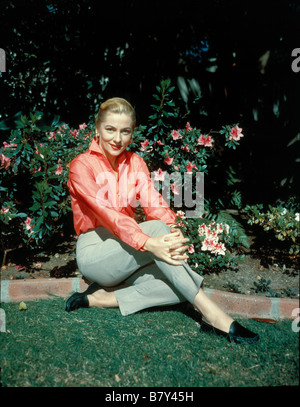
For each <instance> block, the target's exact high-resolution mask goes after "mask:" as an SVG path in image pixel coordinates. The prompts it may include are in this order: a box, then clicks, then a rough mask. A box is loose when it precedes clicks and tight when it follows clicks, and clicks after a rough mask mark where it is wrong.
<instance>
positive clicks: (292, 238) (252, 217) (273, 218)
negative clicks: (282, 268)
mask: <svg viewBox="0 0 300 407" xmlns="http://www.w3.org/2000/svg"><path fill="white" fill-rule="evenodd" d="M245 213H246V214H247V216H248V223H249V224H250V225H258V226H261V227H262V228H263V230H264V231H265V232H267V233H271V234H272V235H273V236H275V238H276V239H278V240H279V241H285V242H287V243H288V244H289V254H290V255H294V256H297V255H299V222H300V214H299V212H295V211H294V209H293V208H290V209H286V208H285V207H283V206H282V205H278V206H272V205H269V206H268V209H265V208H264V207H263V204H257V205H247V206H246V207H245Z"/></svg>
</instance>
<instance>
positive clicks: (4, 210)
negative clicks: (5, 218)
mask: <svg viewBox="0 0 300 407" xmlns="http://www.w3.org/2000/svg"><path fill="white" fill-rule="evenodd" d="M8 211H9V208H5V207H4V206H2V209H1V215H5V214H6V213H7V212H8Z"/></svg>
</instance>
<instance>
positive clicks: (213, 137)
mask: <svg viewBox="0 0 300 407" xmlns="http://www.w3.org/2000/svg"><path fill="white" fill-rule="evenodd" d="M173 90H174V88H173V87H172V86H171V83H170V81H169V80H167V81H162V82H161V84H160V86H158V87H157V91H158V94H156V95H154V98H155V100H156V104H153V105H152V109H153V114H151V115H150V116H149V120H148V123H147V124H146V125H141V126H139V127H138V128H137V129H136V130H135V132H134V135H133V142H132V144H131V146H130V148H131V149H132V150H133V151H136V152H137V153H138V154H140V155H141V156H142V157H143V158H144V159H145V161H146V162H147V164H148V165H149V169H150V171H153V174H154V181H157V182H158V184H156V186H157V188H158V190H160V191H162V189H163V187H164V184H166V182H165V181H166V180H165V179H164V177H163V174H166V173H172V174H182V173H188V174H190V175H191V177H197V176H198V175H197V174H199V172H202V173H205V174H207V173H208V171H209V160H212V159H213V158H214V157H215V145H216V144H223V146H224V147H227V148H231V149H235V148H236V147H237V146H238V145H239V140H240V138H241V137H243V135H242V133H241V131H242V130H241V129H240V128H239V127H238V124H234V125H226V126H223V127H222V128H221V130H220V131H210V132H209V133H208V134H202V132H201V131H200V129H197V128H195V127H192V126H191V125H190V124H189V123H186V124H185V125H184V127H183V128H180V126H178V125H177V123H180V122H182V120H183V118H182V116H180V112H179V110H178V109H177V107H176V104H175V102H174V101H173V100H172V98H171V94H172V92H173ZM174 128H175V130H174ZM93 129H94V122H91V123H88V124H85V123H84V124H81V125H79V128H78V129H73V128H70V127H69V126H68V125H67V124H66V123H63V122H59V119H58V118H55V119H54V120H53V121H52V123H51V124H50V125H45V124H43V121H42V115H41V114H40V113H38V112H36V113H30V115H29V117H26V116H21V119H20V120H19V121H18V122H17V129H16V130H12V131H11V134H10V137H9V138H8V141H7V142H4V143H3V147H1V148H0V157H1V180H0V182H1V183H0V192H1V198H0V208H1V209H0V221H1V224H2V227H3V232H4V233H2V238H1V239H2V247H3V248H6V247H8V246H9V245H10V244H13V245H14V247H17V245H18V244H19V243H20V242H21V243H22V244H23V245H26V246H27V247H28V248H37V247H40V248H41V247H45V245H46V244H47V243H48V242H49V241H50V240H51V239H53V238H54V237H55V236H57V235H60V234H63V233H64V230H65V227H66V218H67V217H68V214H70V211H71V208H70V197H69V192H68V189H67V179H68V166H69V164H70V161H71V160H72V159H73V158H75V157H76V156H77V155H78V154H80V153H82V152H84V151H86V150H87V149H88V147H89V145H90V142H91V139H92V137H93ZM232 174H233V171H232V169H230V168H229V169H228V171H227V175H228V177H229V180H230V182H231V180H232V177H233V175H232ZM160 180H161V181H160ZM160 182H162V183H160ZM195 185H196V183H193V184H192V188H193V189H192V191H191V192H192V198H193V199H194V198H195V197H196V195H197V193H198V191H197V189H196V188H195ZM165 186H166V185H165ZM167 186H168V185H167ZM178 187H179V186H178V185H176V181H174V180H173V182H172V184H171V191H168V193H169V195H168V198H169V200H170V205H171V207H173V209H174V210H175V211H176V210H178V208H176V207H175V205H174V203H175V201H176V196H177V194H178V191H177V188H178ZM183 188H186V186H184V187H183ZM237 196H238V194H237V192H236V191H235V197H237ZM236 199H237V198H236ZM174 200H175V201H174ZM237 200H238V199H237ZM212 208H213V205H212V204H211V203H210V202H209V199H206V201H205V208H202V209H203V210H204V212H203V214H202V213H199V214H197V216H194V218H190V219H185V220H182V219H181V220H182V222H183V227H184V228H185V231H186V232H187V234H188V235H189V236H190V238H191V241H192V244H193V245H194V252H193V253H192V250H193V249H192V248H191V249H190V252H191V253H190V254H191V255H192V256H191V258H192V262H193V263H194V264H198V268H199V270H200V269H201V270H205V269H207V268H208V267H210V268H214V267H225V266H228V265H229V264H231V263H232V261H233V258H232V255H231V251H232V250H234V249H237V248H238V246H239V245H240V244H247V242H246V240H247V239H246V236H245V233H244V231H243V230H242V228H241V226H240V225H239V224H238V222H236V221H235V220H234V219H233V218H232V217H231V216H230V215H229V214H227V213H226V212H225V211H223V212H222V211H221V212H220V211H219V212H217V213H213V212H212ZM180 209H181V210H182V211H185V210H186V209H187V208H186V207H185V206H184V204H183V206H182V208H180ZM202 215H203V216H202ZM202 224H205V225H206V228H207V229H205V230H206V232H207V233H216V234H217V237H218V241H217V243H216V242H215V243H214V248H213V246H210V245H206V246H205V244H206V243H207V241H205V236H204V235H199V227H200V226H201V225H202ZM220 228H222V232H221V229H220ZM209 230H210V231H211V232H209ZM205 242H206V243H205ZM217 245H218V246H217ZM225 245H226V247H225ZM204 247H206V249H204ZM196 268H197V267H196Z"/></svg>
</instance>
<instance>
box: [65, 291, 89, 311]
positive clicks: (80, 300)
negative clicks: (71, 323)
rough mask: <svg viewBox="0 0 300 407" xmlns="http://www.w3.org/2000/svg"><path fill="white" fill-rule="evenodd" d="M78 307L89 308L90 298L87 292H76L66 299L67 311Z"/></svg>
mask: <svg viewBox="0 0 300 407" xmlns="http://www.w3.org/2000/svg"><path fill="white" fill-rule="evenodd" d="M78 308H89V300H88V297H87V295H86V294H85V293H74V294H73V295H71V297H70V298H68V299H67V301H66V311H67V312H70V311H74V310H75V309H78Z"/></svg>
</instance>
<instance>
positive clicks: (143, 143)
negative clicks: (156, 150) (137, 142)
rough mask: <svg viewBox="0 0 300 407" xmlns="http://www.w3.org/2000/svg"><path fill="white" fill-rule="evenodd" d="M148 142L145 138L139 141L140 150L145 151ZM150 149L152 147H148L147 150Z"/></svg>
mask: <svg viewBox="0 0 300 407" xmlns="http://www.w3.org/2000/svg"><path fill="white" fill-rule="evenodd" d="M148 144H149V140H147V139H146V140H145V141H143V142H142V143H141V148H140V151H145V150H146V148H147V146H148ZM151 150H152V147H151V148H150V150H149V151H151Z"/></svg>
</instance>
